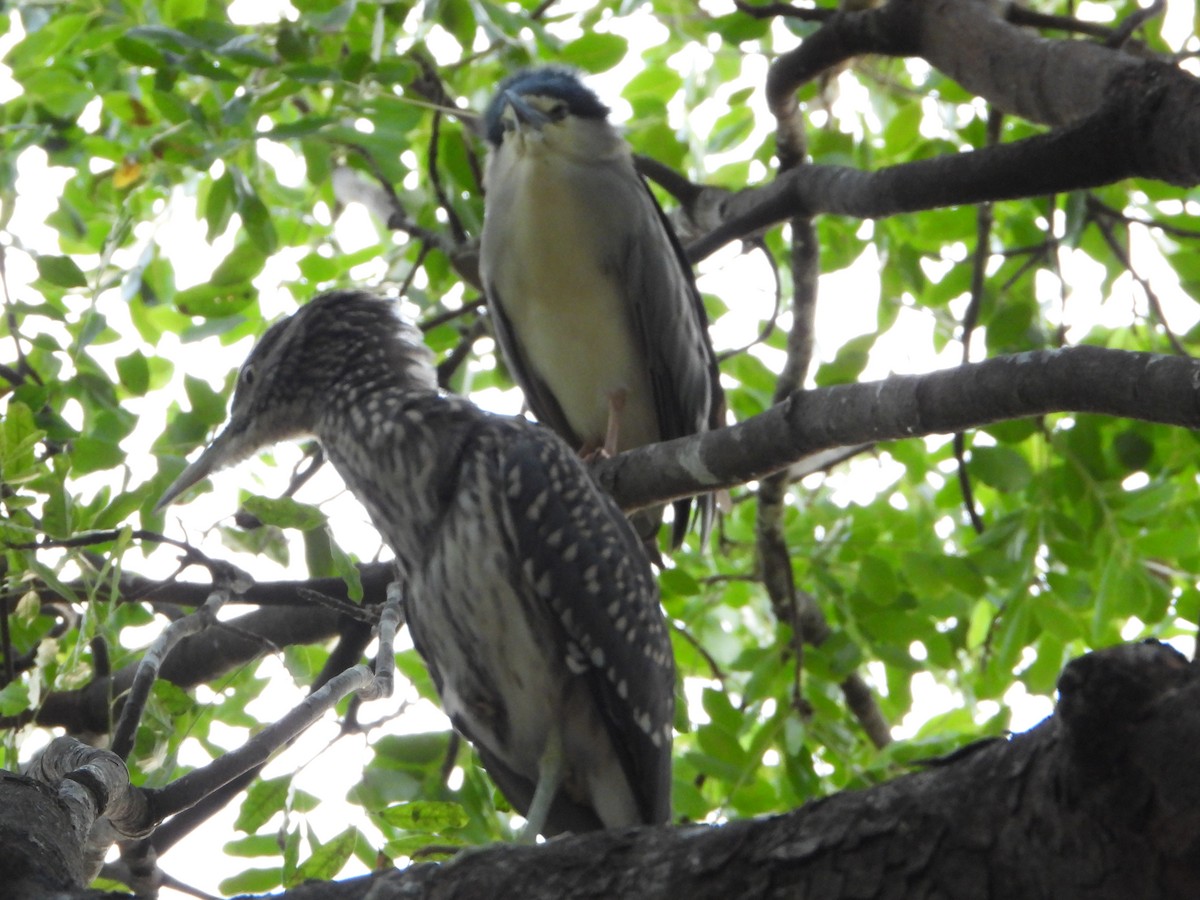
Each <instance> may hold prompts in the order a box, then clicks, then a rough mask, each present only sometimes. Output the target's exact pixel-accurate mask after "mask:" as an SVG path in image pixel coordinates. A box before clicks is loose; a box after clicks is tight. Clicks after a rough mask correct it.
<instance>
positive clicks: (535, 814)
mask: <svg viewBox="0 0 1200 900" xmlns="http://www.w3.org/2000/svg"><path fill="white" fill-rule="evenodd" d="M562 771H563V750H562V735H561V734H560V733H559V730H558V729H557V728H551V729H550V733H549V734H548V735H546V746H545V747H544V748H543V749H542V758H541V759H540V760H538V783H537V787H536V788H535V789H534V791H533V799H532V800H530V801H529V811H528V812H526V813H525V827H524V828H523V829H522V830H521V838H520V839H521V842H522V843H524V844H532V843H533V842H534V841H535V840H537V836H538V835H539V834H541V833H542V829H543V828H544V827H545V826H546V818H547V817H548V816H549V815H550V804H551V803H553V802H554V795H555V794H557V793H558V786H559V784H560V783H561V782H562Z"/></svg>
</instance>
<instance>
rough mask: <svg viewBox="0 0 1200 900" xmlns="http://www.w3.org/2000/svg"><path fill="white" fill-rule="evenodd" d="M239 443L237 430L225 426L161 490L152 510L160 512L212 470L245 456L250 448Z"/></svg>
mask: <svg viewBox="0 0 1200 900" xmlns="http://www.w3.org/2000/svg"><path fill="white" fill-rule="evenodd" d="M240 443H241V441H240V440H239V432H235V431H234V430H233V429H231V428H228V427H226V429H225V430H224V431H222V432H221V433H220V434H219V435H218V436H217V439H216V440H214V441H213V442H212V443H211V444H209V446H208V448H207V449H205V451H204V452H203V453H201V454H200V455H199V456H198V457H197V458H196V461H195V462H193V463H191V464H190V465H189V466H188V467H187V468H186V469H184V470H183V471H182V472H181V473H180V475H179V477H178V478H176V479H175V480H174V481H173V482H172V483H171V486H170V487H169V488H167V489H166V491H164V492H163V495H162V496H161V497H159V498H158V503H156V504H155V505H154V511H155V512H160V511H161V510H163V509H164V508H166V506H167V505H168V504H170V503H171V502H172V501H173V500H175V499H176V498H177V497H179V495H180V494H182V493H183V492H184V491H186V490H187V489H188V488H190V487H191V486H192V485H194V484H198V483H199V482H201V481H203V480H204V479H205V478H207V477H208V476H209V475H211V474H212V473H213V472H216V471H219V470H220V469H223V468H225V467H226V466H229V465H232V464H233V463H235V462H238V461H239V460H240V459H242V458H243V457H245V456H246V455H247V454H248V453H249V452H250V451H251V450H252V448H246V449H245V450H243V449H242V448H241V447H240V446H239V444H240Z"/></svg>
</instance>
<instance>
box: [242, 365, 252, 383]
mask: <svg viewBox="0 0 1200 900" xmlns="http://www.w3.org/2000/svg"><path fill="white" fill-rule="evenodd" d="M240 380H241V382H242V387H250V386H251V385H253V384H254V366H244V367H243V368H242V377H241V379H240Z"/></svg>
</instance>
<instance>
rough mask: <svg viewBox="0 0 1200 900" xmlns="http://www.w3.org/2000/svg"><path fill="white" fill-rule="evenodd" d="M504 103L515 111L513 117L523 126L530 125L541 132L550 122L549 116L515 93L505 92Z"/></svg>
mask: <svg viewBox="0 0 1200 900" xmlns="http://www.w3.org/2000/svg"><path fill="white" fill-rule="evenodd" d="M504 102H505V103H506V104H508V108H509V109H511V110H512V111H513V115H514V116H516V118H517V122H518V123H519V124H521V125H529V126H531V127H533V128H536V129H539V130H540V129H541V128H542V127H543V126H544V125H546V124H547V123H549V121H550V117H549V116H548V115H546V114H545V113H544V112H542V111H541V110H540V109H538V108H537V107H536V106H534V105H533V104H532V103H530V102H529V101H528V100H526V99H525V98H524V97H522V96H521V95H520V94H518V93H515V92H514V91H505V92H504Z"/></svg>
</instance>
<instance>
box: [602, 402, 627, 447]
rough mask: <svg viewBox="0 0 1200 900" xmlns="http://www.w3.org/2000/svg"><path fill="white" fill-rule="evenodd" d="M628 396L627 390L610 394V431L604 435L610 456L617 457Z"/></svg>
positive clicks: (605, 445)
mask: <svg viewBox="0 0 1200 900" xmlns="http://www.w3.org/2000/svg"><path fill="white" fill-rule="evenodd" d="M627 395H628V392H627V391H626V390H625V388H617V389H616V390H615V391H609V392H608V431H607V432H605V435H604V452H605V453H606V454H608V455H609V456H616V455H617V445H618V443H619V439H620V437H621V413H622V412H624V411H625V398H626V396H627Z"/></svg>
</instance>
